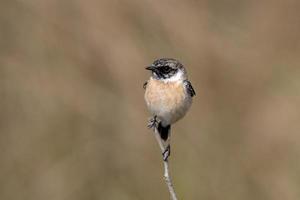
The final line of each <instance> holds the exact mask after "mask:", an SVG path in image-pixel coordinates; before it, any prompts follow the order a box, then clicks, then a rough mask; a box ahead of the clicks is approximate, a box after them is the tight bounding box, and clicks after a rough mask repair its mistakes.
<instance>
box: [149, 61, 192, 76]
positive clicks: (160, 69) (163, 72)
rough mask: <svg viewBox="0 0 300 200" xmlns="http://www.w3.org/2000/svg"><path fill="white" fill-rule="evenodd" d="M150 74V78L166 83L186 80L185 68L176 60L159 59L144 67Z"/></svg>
mask: <svg viewBox="0 0 300 200" xmlns="http://www.w3.org/2000/svg"><path fill="white" fill-rule="evenodd" d="M146 69H147V70H150V71H151V72H152V77H153V78H154V79H157V80H162V81H166V82H172V81H180V80H185V79H186V78H187V75H186V71H185V68H184V67H183V65H182V64H181V63H180V62H179V61H178V60H176V59H173V58H160V59H157V60H155V61H154V62H153V63H152V64H151V65H150V66H148V67H146Z"/></svg>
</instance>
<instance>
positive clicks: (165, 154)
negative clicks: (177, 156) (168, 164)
mask: <svg viewBox="0 0 300 200" xmlns="http://www.w3.org/2000/svg"><path fill="white" fill-rule="evenodd" d="M170 155H171V146H170V144H168V146H167V147H166V148H165V150H164V152H163V153H162V156H163V160H164V161H167V160H168V158H169V156H170Z"/></svg>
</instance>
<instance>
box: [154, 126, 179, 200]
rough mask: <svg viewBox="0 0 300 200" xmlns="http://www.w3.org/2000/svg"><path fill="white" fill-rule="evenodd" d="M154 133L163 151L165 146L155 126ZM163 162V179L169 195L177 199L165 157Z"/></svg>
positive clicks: (174, 199)
mask: <svg viewBox="0 0 300 200" xmlns="http://www.w3.org/2000/svg"><path fill="white" fill-rule="evenodd" d="M154 135H155V138H156V140H157V143H158V145H159V147H160V150H161V152H162V153H163V152H164V151H165V147H164V145H163V142H162V139H161V138H160V135H159V133H158V131H157V129H156V128H154ZM163 163H164V168H165V172H164V179H165V181H166V184H167V186H168V189H169V192H170V196H171V200H177V197H176V193H175V190H174V187H173V184H172V179H171V176H170V173H169V162H168V159H166V160H164V159H163Z"/></svg>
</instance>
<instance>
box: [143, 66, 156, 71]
mask: <svg viewBox="0 0 300 200" xmlns="http://www.w3.org/2000/svg"><path fill="white" fill-rule="evenodd" d="M145 69H146V70H151V71H153V70H154V69H155V67H154V66H153V65H150V66H147V67H146V68H145Z"/></svg>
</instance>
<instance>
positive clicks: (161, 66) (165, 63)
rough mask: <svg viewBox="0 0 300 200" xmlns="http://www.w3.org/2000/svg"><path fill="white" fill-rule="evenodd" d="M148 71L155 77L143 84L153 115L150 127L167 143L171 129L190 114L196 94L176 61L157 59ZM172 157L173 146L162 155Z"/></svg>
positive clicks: (147, 102) (181, 66)
mask: <svg viewBox="0 0 300 200" xmlns="http://www.w3.org/2000/svg"><path fill="white" fill-rule="evenodd" d="M146 70H150V71H151V74H152V75H151V77H150V79H149V80H148V81H147V82H146V83H144V89H145V101H146V104H147V107H148V109H149V111H150V112H151V114H152V118H151V119H150V120H149V123H148V127H149V128H156V129H157V131H158V133H159V135H160V137H161V139H162V140H164V141H167V140H169V138H170V130H171V125H172V124H174V123H175V122H177V121H178V120H179V119H181V118H182V117H183V116H184V115H185V114H186V113H187V111H188V110H189V108H190V106H191V104H192V97H193V96H195V94H196V93H195V91H194V89H193V87H192V84H191V83H190V82H189V81H188V79H187V73H186V70H185V68H184V66H183V65H182V64H181V63H180V62H179V61H178V60H176V59H173V58H160V59H157V60H155V61H154V62H153V64H151V65H150V66H148V67H146ZM169 155H170V144H168V145H167V147H166V149H165V152H164V153H163V157H164V160H166V159H167V158H168V157H169Z"/></svg>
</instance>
